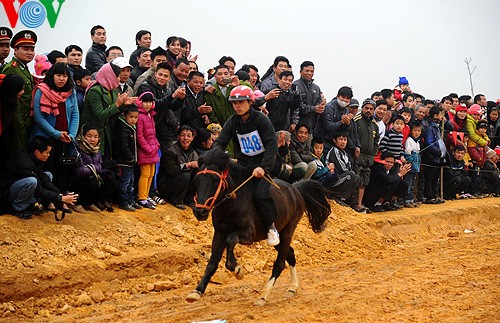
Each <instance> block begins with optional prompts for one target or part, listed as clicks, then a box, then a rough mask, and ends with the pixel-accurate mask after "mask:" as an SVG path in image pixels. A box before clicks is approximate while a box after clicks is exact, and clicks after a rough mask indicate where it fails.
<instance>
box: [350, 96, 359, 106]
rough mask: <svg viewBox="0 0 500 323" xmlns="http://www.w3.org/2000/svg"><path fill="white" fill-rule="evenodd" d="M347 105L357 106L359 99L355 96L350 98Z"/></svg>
mask: <svg viewBox="0 0 500 323" xmlns="http://www.w3.org/2000/svg"><path fill="white" fill-rule="evenodd" d="M349 107H359V101H358V100H357V99H355V98H352V99H351V102H350V103H349Z"/></svg>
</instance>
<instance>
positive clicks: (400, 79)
mask: <svg viewBox="0 0 500 323" xmlns="http://www.w3.org/2000/svg"><path fill="white" fill-rule="evenodd" d="M402 84H410V83H409V82H408V80H407V79H406V77H405V76H401V77H400V78H399V85H402Z"/></svg>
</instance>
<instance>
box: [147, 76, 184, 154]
mask: <svg viewBox="0 0 500 323" xmlns="http://www.w3.org/2000/svg"><path fill="white" fill-rule="evenodd" d="M144 92H151V93H153V95H154V102H155V109H154V110H155V112H156V113H157V114H156V116H155V123H156V137H157V138H158V141H159V143H160V145H161V148H162V151H163V152H164V151H166V150H167V149H168V147H170V144H169V142H172V141H176V140H177V129H178V128H179V120H178V119H177V117H176V116H175V113H174V111H177V110H179V109H180V108H182V106H183V103H184V100H180V99H174V98H172V92H171V91H170V90H169V89H168V86H167V85H165V86H160V85H159V84H158V82H156V79H155V78H154V75H152V76H151V77H148V78H147V79H146V81H144V82H142V84H141V85H140V86H139V89H138V90H137V96H140V95H141V94H142V93H144Z"/></svg>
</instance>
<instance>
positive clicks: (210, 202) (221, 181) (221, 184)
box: [194, 168, 280, 211]
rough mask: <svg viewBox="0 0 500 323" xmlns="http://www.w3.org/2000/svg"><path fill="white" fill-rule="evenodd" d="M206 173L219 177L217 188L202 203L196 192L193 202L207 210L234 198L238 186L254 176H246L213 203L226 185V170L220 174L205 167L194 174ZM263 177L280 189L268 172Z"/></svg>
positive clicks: (241, 185) (240, 186)
mask: <svg viewBox="0 0 500 323" xmlns="http://www.w3.org/2000/svg"><path fill="white" fill-rule="evenodd" d="M206 174H212V175H216V176H218V177H219V185H218V186H217V190H216V191H215V194H214V196H211V197H209V198H208V199H207V200H206V201H205V203H203V204H200V203H198V194H197V195H196V196H195V197H194V203H195V207H196V208H200V209H206V210H208V211H210V210H212V209H215V208H216V207H217V206H219V205H220V204H221V203H223V202H224V201H226V200H227V199H235V198H236V192H237V191H238V190H239V189H240V188H242V187H243V186H244V185H245V184H246V183H248V182H249V181H250V180H251V179H252V178H253V177H254V176H253V175H250V177H248V178H247V179H246V180H245V181H243V183H241V184H240V185H239V186H238V187H236V188H235V189H234V190H232V191H231V192H230V193H227V194H226V195H224V197H223V198H222V200H220V201H219V203H217V204H215V201H216V200H217V198H218V197H219V194H220V193H221V191H224V190H225V189H226V188H227V187H228V183H227V175H228V170H225V171H223V172H222V174H221V173H219V172H216V171H213V170H211V169H207V168H205V169H204V170H202V171H199V172H198V173H197V174H196V176H198V175H206ZM263 178H264V179H265V180H266V181H268V182H269V183H270V184H271V185H273V186H274V187H276V188H277V189H280V187H279V185H278V184H276V182H275V181H274V180H273V179H272V177H271V176H270V175H269V174H265V175H264V177H263ZM214 204H215V205H214Z"/></svg>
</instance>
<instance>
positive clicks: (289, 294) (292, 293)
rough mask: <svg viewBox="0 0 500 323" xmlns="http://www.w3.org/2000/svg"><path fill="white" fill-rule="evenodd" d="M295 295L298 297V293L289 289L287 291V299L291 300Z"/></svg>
mask: <svg viewBox="0 0 500 323" xmlns="http://www.w3.org/2000/svg"><path fill="white" fill-rule="evenodd" d="M295 295H297V291H295V290H291V289H289V290H287V291H286V294H285V297H287V298H291V297H294V296H295Z"/></svg>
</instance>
